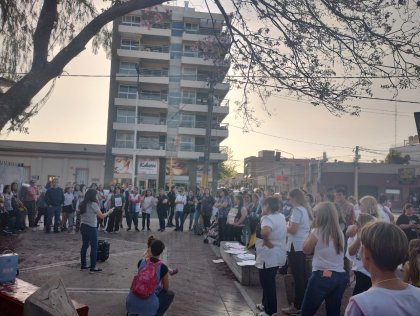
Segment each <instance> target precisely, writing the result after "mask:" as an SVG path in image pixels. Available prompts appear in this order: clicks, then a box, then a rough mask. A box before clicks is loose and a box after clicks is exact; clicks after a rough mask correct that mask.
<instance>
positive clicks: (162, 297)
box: [149, 214, 175, 316]
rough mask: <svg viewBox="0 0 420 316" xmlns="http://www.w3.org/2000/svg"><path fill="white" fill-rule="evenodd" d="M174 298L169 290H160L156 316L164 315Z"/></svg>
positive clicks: (173, 294)
mask: <svg viewBox="0 0 420 316" xmlns="http://www.w3.org/2000/svg"><path fill="white" fill-rule="evenodd" d="M149 215H150V214H149ZM174 297H175V293H174V292H172V291H170V290H168V291H165V290H162V291H160V292H159V294H158V299H159V309H158V311H157V314H156V316H163V314H165V312H166V311H167V310H168V308H169V306H171V304H172V301H173V300H174Z"/></svg>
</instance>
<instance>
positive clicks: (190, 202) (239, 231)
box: [0, 179, 420, 316]
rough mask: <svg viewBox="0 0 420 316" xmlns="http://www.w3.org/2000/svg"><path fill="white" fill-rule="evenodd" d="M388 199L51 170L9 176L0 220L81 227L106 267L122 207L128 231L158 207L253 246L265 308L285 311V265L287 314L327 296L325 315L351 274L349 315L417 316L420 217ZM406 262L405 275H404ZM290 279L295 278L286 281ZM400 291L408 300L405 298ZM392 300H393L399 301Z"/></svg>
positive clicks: (153, 254) (164, 283) (154, 255)
mask: <svg viewBox="0 0 420 316" xmlns="http://www.w3.org/2000/svg"><path fill="white" fill-rule="evenodd" d="M390 207H391V205H390V204H389V202H388V201H387V198H386V197H385V196H380V197H379V198H378V199H376V198H375V197H373V196H364V197H363V198H361V199H360V200H359V201H357V200H355V199H354V198H353V197H347V198H346V192H345V190H344V189H341V188H338V189H335V190H334V189H330V190H328V191H327V192H326V193H325V194H317V195H316V196H315V197H314V196H312V195H310V194H307V193H306V192H305V191H303V190H301V189H293V190H291V191H290V192H282V193H280V194H275V193H274V191H273V190H266V191H264V190H263V189H255V190H253V191H242V192H240V191H229V190H227V189H224V188H221V189H218V190H217V191H216V192H215V194H214V195H213V194H211V192H210V190H209V189H207V188H205V189H200V188H197V189H195V190H189V191H187V190H185V189H184V188H183V187H176V186H172V187H171V188H170V190H169V191H168V192H166V191H165V190H164V189H160V190H159V191H158V193H157V194H154V192H152V191H151V190H142V192H140V190H139V188H137V187H133V186H131V185H126V186H118V185H117V186H111V187H110V188H109V189H107V190H105V189H104V188H103V186H102V185H96V184H95V183H93V184H91V185H90V186H89V188H88V187H86V186H85V185H78V184H75V185H74V186H67V187H65V188H64V190H63V189H62V188H60V187H59V185H58V181H57V179H53V180H52V181H51V182H49V183H48V184H47V185H46V186H45V187H42V186H36V183H35V182H34V181H31V182H30V183H29V186H25V187H22V188H19V187H18V184H17V183H12V184H11V185H5V186H4V189H3V194H2V195H1V196H0V210H1V218H0V219H1V221H0V223H1V230H2V231H4V232H5V233H15V232H24V231H27V230H28V229H29V230H32V231H38V226H39V225H38V223H39V222H40V219H41V218H42V216H43V217H44V231H45V233H50V232H54V233H61V232H66V231H67V232H69V233H73V234H74V233H75V232H79V231H80V233H81V235H82V247H81V251H80V257H81V270H85V269H89V270H90V271H91V272H92V273H95V272H99V271H101V269H100V268H98V267H97V266H96V256H97V247H98V231H103V232H104V233H109V234H111V233H119V231H120V229H122V228H123V227H124V225H123V219H124V216H123V215H125V221H126V230H127V232H130V231H131V230H132V228H133V229H134V231H137V232H139V231H140V229H141V230H143V231H144V230H147V231H151V227H150V216H151V214H152V212H154V210H156V213H157V216H158V218H159V229H158V231H159V232H163V231H165V230H166V229H168V228H173V229H174V231H176V232H183V231H184V226H185V224H186V223H187V225H188V226H187V227H188V229H189V231H191V230H195V229H196V228H197V227H199V226H202V228H203V230H204V231H206V230H209V229H210V228H211V227H217V238H216V241H215V244H216V245H220V242H222V241H239V242H241V243H243V244H245V245H247V246H248V247H249V248H255V250H256V267H257V268H258V271H259V276H260V282H261V286H262V291H263V293H262V300H261V303H260V304H257V308H258V309H259V310H260V311H261V312H260V313H259V315H260V316H267V315H269V316H272V315H276V314H277V295H276V282H275V279H276V275H277V273H278V272H279V271H283V272H282V273H287V276H288V278H285V285H286V292H287V297H288V301H289V304H290V306H288V307H285V308H283V309H282V312H283V314H286V315H298V314H300V315H314V314H315V313H316V311H317V310H318V309H319V307H320V306H321V304H322V303H323V302H325V307H326V311H327V315H339V314H340V310H341V301H342V297H343V294H344V291H345V289H346V288H347V286H348V285H349V282H350V277H351V276H352V275H354V279H355V286H354V290H353V297H352V298H351V299H350V302H349V304H348V306H347V309H346V313H347V315H370V312H371V311H372V308H374V307H372V306H376V305H375V304H379V302H380V301H381V299H382V298H384V299H387V300H388V301H387V303H386V304H383V306H385V307H383V306H381V307H380V308H388V311H390V310H391V311H393V313H394V314H395V315H398V314H404V315H412V314H410V313H411V312H415V306H417V305H416V304H420V290H418V289H416V288H415V287H419V285H420V276H419V271H420V263H419V261H420V246H419V244H420V241H419V237H420V236H419V233H420V219H419V218H418V217H417V216H416V215H415V214H414V206H413V205H412V204H411V203H407V204H406V205H404V208H403V212H402V214H401V215H400V216H399V217H398V218H397V220H396V221H395V220H394V214H393V213H392V212H391V210H390ZM139 217H141V228H140V226H139V224H140V223H139ZM212 219H213V220H214V221H212ZM27 225H28V226H27ZM155 239H156V243H154V244H152V243H151V242H149V252H148V255H145V257H144V258H143V259H142V260H141V261H140V262H139V264H138V268H139V273H140V271H142V269H145V267H149V265H150V266H151V265H154V266H156V267H159V269H158V271H159V278H158V279H159V284H160V285H159V289H158V291H157V292H156V293H157V294H156V297H154V298H153V304H151V305H150V306H152V305H153V306H154V307H153V308H152V309H154V313H157V311H158V310H159V313H160V312H161V311H162V310H166V309H167V308H168V307H169V305H170V303H171V302H172V300H173V296H174V295H173V293H171V292H168V284H169V283H168V280H167V272H168V271H169V268H168V267H167V266H166V265H164V264H161V263H159V262H160V259H159V256H160V254H161V252H162V251H163V249H164V244H163V243H162V242H161V241H158V239H157V238H155ZM153 245H154V246H153ZM89 246H90V247H91V252H90V262H89V265H88V263H87V259H86V255H87V249H88V248H89ZM401 264H402V265H403V269H404V277H403V280H401V279H400V278H398V277H397V276H396V269H397V266H399V265H401ZM351 271H353V273H351ZM290 279H291V280H293V282H286V280H290ZM408 284H410V285H408ZM161 292H162V294H161V295H160V296H159V293H161ZM130 293H131V292H130ZM131 294H132V293H131ZM131 294H130V295H129V297H128V299H127V308H128V310H129V312H130V313H132V314H137V313H140V312H136V310H141V311H143V309H144V308H146V307H145V305H144V304H143V305H142V304H140V305H141V306H140V305H139V303H138V302H137V301H135V299H133V297H134V296H133V295H131ZM161 300H162V303H159V302H160V301H161ZM398 300H402V301H404V302H407V304H403V305H401V304H398V302H397V301H398ZM368 302H370V303H369V304H368ZM388 303H395V304H393V306H392V307H391V306H388V305H390V304H388ZM159 304H161V305H159ZM146 305H148V304H146ZM139 306H140V307H139ZM150 306H149V305H148V307H147V308H149V307H150ZM159 306H161V308H160V307H159ZM419 306H420V305H419ZM147 308H146V309H147ZM375 308H376V307H375ZM378 308H379V307H378ZM388 314H389V313H388ZM151 315H152V314H151ZM153 315H154V314H153ZM384 315H387V314H384Z"/></svg>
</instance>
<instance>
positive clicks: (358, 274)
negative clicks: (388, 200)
mask: <svg viewBox="0 0 420 316" xmlns="http://www.w3.org/2000/svg"><path fill="white" fill-rule="evenodd" d="M374 220H375V218H374V217H373V216H372V215H369V214H365V213H360V214H359V216H358V217H357V221H356V226H357V235H354V236H352V237H350V238H349V239H348V241H347V245H348V248H347V253H346V257H347V258H348V259H349V260H350V261H352V263H353V266H352V270H353V273H354V276H355V278H356V285H355V286H354V288H353V295H357V294H359V293H362V292H365V291H367V290H369V289H370V287H371V286H372V281H371V280H370V273H369V272H368V271H367V270H366V268H365V267H364V265H363V262H362V258H361V256H360V247H361V245H360V231H361V230H362V228H363V227H364V226H365V225H366V224H368V223H369V222H373V221H374Z"/></svg>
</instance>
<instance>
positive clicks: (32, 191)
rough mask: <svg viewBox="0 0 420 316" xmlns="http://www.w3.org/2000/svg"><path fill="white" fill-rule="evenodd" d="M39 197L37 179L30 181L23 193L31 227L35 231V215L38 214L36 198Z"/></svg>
mask: <svg viewBox="0 0 420 316" xmlns="http://www.w3.org/2000/svg"><path fill="white" fill-rule="evenodd" d="M37 198H38V189H37V187H36V185H35V180H31V181H29V187H27V188H26V190H25V193H24V195H23V205H25V208H26V210H27V212H28V222H29V228H30V229H32V231H33V232H35V231H36V226H35V216H36V214H35V213H36V200H37Z"/></svg>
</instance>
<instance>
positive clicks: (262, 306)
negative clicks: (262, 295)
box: [255, 304, 264, 312]
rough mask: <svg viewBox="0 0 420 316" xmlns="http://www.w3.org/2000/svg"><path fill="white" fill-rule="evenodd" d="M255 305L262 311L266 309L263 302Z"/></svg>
mask: <svg viewBox="0 0 420 316" xmlns="http://www.w3.org/2000/svg"><path fill="white" fill-rule="evenodd" d="M255 307H256V308H257V309H258V310H259V311H261V312H263V311H264V305H263V304H255Z"/></svg>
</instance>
